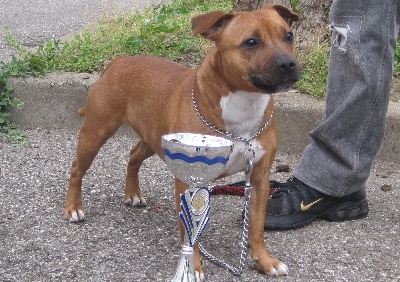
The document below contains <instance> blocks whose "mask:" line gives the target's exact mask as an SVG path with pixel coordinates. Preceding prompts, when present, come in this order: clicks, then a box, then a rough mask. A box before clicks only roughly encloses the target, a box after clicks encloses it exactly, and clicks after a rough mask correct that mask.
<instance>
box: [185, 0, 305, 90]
mask: <svg viewBox="0 0 400 282" xmlns="http://www.w3.org/2000/svg"><path fill="white" fill-rule="evenodd" d="M298 20H299V16H298V15H297V14H295V13H293V12H292V11H290V10H289V9H287V8H286V7H284V6H281V5H276V4H267V5H266V6H265V7H264V8H263V9H261V10H256V11H252V12H243V13H235V14H229V13H224V12H220V11H216V12H211V13H207V14H203V15H199V16H196V17H194V18H193V19H192V32H193V35H201V36H203V37H204V38H207V39H210V40H212V41H214V42H215V46H216V52H217V56H216V58H217V59H216V60H215V61H214V64H217V65H218V66H217V67H218V68H219V71H220V72H221V71H222V72H223V74H224V76H225V79H226V81H228V82H229V84H230V85H229V87H230V88H231V90H233V91H236V90H244V91H257V92H264V93H276V92H281V91H286V90H288V89H290V88H291V87H292V86H293V84H294V83H295V82H296V81H297V80H298V79H299V76H300V67H299V64H298V62H297V60H296V57H295V51H294V37H293V33H292V31H291V28H290V27H291V25H292V23H293V22H295V21H298Z"/></svg>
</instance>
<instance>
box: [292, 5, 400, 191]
mask: <svg viewBox="0 0 400 282" xmlns="http://www.w3.org/2000/svg"><path fill="white" fill-rule="evenodd" d="M396 11H397V1H395V0H392V1H373V0H369V1H350V0H337V1H333V4H332V7H331V26H332V45H331V55H330V64H329V75H328V87H327V96H326V111H325V116H324V120H323V122H322V123H321V125H320V126H318V127H317V128H316V129H315V130H313V131H312V132H311V133H310V137H311V143H310V145H309V146H307V147H306V149H305V150H304V152H303V154H302V158H301V160H300V163H299V164H298V166H297V167H296V169H295V170H294V173H293V175H294V176H295V177H296V178H297V179H299V180H301V181H302V182H304V183H305V184H307V185H309V186H311V187H312V188H314V189H316V190H318V191H320V192H322V193H324V194H328V195H331V196H335V197H341V196H343V195H349V194H351V193H353V192H356V191H358V190H360V189H363V188H364V185H365V182H366V180H367V178H368V176H369V173H370V169H371V164H372V161H373V159H374V158H375V156H376V154H377V153H378V151H379V148H380V146H381V144H382V141H383V136H384V129H385V121H386V112H387V107H388V100H389V92H390V84H391V78H392V66H393V55H394V49H395V47H396V36H397V24H396V19H397V17H396Z"/></svg>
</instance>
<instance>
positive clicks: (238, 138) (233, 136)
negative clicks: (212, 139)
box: [192, 87, 274, 154]
mask: <svg viewBox="0 0 400 282" xmlns="http://www.w3.org/2000/svg"><path fill="white" fill-rule="evenodd" d="M192 102H193V107H194V110H195V111H196V114H197V116H198V117H199V118H200V120H201V121H202V122H203V123H204V124H205V125H207V126H208V127H209V128H210V129H212V130H214V131H215V132H217V133H219V134H221V135H224V136H226V137H228V138H231V139H234V140H236V141H241V142H244V143H245V144H247V145H248V146H249V147H251V145H250V143H251V141H253V140H254V139H255V138H256V137H257V136H258V135H260V134H261V132H263V131H264V130H265V129H266V128H267V126H268V125H269V124H270V122H271V119H272V116H273V114H274V112H273V111H272V112H271V115H270V116H269V117H268V119H267V121H266V122H265V123H264V125H263V126H261V127H260V128H259V129H258V130H257V132H256V133H254V135H253V136H251V137H250V138H249V139H246V138H243V137H242V136H239V135H235V134H233V133H231V132H229V131H225V130H222V129H219V128H218V127H216V126H215V125H213V124H212V123H210V122H209V121H208V120H206V119H205V118H204V117H203V115H202V114H201V113H200V111H199V107H198V106H197V102H196V99H195V98H194V87H192ZM247 152H248V151H246V153H247ZM246 153H245V154H246Z"/></svg>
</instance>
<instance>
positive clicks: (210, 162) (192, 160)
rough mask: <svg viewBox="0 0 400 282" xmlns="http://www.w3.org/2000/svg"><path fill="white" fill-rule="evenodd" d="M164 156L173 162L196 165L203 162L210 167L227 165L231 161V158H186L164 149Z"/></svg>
mask: <svg viewBox="0 0 400 282" xmlns="http://www.w3.org/2000/svg"><path fill="white" fill-rule="evenodd" d="M164 155H165V156H167V157H168V158H170V159H171V160H177V159H178V160H182V161H184V162H186V163H196V162H201V163H205V164H208V165H213V164H217V163H221V164H226V163H227V162H228V160H229V158H223V157H215V158H213V159H209V158H207V157H206V156H195V157H189V156H186V155H184V154H182V153H171V152H170V151H168V150H167V149H164Z"/></svg>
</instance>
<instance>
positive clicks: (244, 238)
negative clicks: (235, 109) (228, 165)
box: [192, 87, 273, 276]
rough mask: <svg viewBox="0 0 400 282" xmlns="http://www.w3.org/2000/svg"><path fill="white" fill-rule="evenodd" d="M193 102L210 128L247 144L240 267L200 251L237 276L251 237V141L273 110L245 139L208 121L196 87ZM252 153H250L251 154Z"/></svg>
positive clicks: (197, 111)
mask: <svg viewBox="0 0 400 282" xmlns="http://www.w3.org/2000/svg"><path fill="white" fill-rule="evenodd" d="M192 102H193V107H194V110H195V111H196V114H197V116H198V117H199V118H200V120H201V121H202V122H203V123H204V124H205V125H207V126H208V127H209V128H210V129H212V130H213V131H215V132H217V133H219V134H221V135H223V136H225V137H228V138H230V139H233V140H236V141H240V142H244V143H245V144H246V145H247V150H246V151H245V153H244V159H245V162H246V164H247V168H246V171H245V176H246V186H245V192H244V196H245V206H244V219H243V234H242V244H241V252H240V261H239V265H240V268H239V269H237V268H236V267H233V266H231V265H229V264H228V263H226V262H224V261H222V260H220V259H218V258H216V257H215V256H213V255H211V254H210V253H209V252H207V251H206V250H205V249H204V247H203V246H202V245H201V244H200V243H199V249H200V253H201V254H202V255H203V256H204V257H205V258H206V259H207V260H209V261H211V262H212V263H214V264H215V265H217V266H220V267H224V268H226V269H227V270H229V271H230V272H232V273H233V274H234V275H236V276H240V275H242V274H243V269H244V267H245V265H246V261H247V254H248V248H249V246H248V238H249V206H250V196H251V189H252V187H251V183H250V175H251V172H252V170H253V161H254V158H255V152H254V150H253V149H252V148H251V142H252V141H253V140H254V139H255V138H256V137H257V136H258V135H260V134H261V132H263V131H264V130H265V129H266V128H267V126H268V125H269V124H270V122H271V119H272V116H273V111H272V112H271V115H270V116H269V117H268V119H267V121H266V122H265V123H264V125H263V126H261V127H260V129H259V130H258V131H257V132H256V133H255V134H254V135H253V136H251V137H250V139H245V138H243V137H241V136H239V135H235V134H233V133H231V132H229V131H225V130H221V129H219V128H218V127H216V126H215V125H213V124H211V123H210V122H209V121H207V120H206V119H205V118H204V117H203V115H202V114H201V113H200V111H199V108H198V106H197V102H196V99H195V97H194V87H193V88H192ZM249 153H250V155H249Z"/></svg>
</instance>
